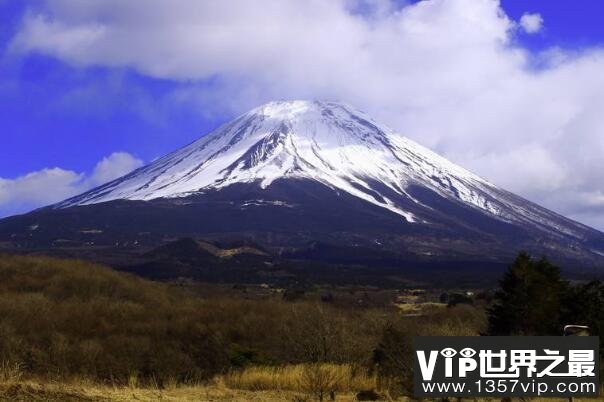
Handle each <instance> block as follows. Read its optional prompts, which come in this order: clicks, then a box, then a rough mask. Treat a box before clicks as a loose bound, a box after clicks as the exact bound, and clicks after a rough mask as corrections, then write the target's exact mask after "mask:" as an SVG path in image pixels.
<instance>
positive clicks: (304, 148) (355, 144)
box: [61, 100, 497, 222]
mask: <svg viewBox="0 0 604 402" xmlns="http://www.w3.org/2000/svg"><path fill="white" fill-rule="evenodd" d="M296 177H299V178H309V179H313V180H317V181H320V182H322V183H324V184H326V185H328V186H330V187H332V188H334V189H338V190H341V191H346V192H348V193H350V194H352V195H355V196H357V197H359V198H362V199H364V200H366V201H369V202H371V203H373V204H375V205H378V206H381V207H383V208H386V209H389V210H391V211H393V212H396V213H398V214H400V215H402V216H404V217H405V219H407V220H408V221H410V222H414V221H416V217H414V216H413V214H412V213H410V212H408V211H406V210H405V209H404V208H401V207H400V206H397V205H396V204H395V203H394V202H393V201H392V200H390V199H388V198H387V197H379V194H375V193H376V191H375V190H374V189H372V188H371V187H372V186H371V184H370V182H371V181H376V182H381V183H383V184H385V185H386V186H387V187H389V188H390V189H391V190H393V191H394V192H396V193H398V194H405V187H406V186H407V185H408V184H409V183H412V182H420V183H423V184H426V185H429V186H431V187H434V188H435V189H437V190H438V191H440V192H443V193H445V194H447V195H448V196H455V197H458V198H459V199H460V200H461V201H463V202H468V203H470V204H472V205H475V206H476V207H478V208H482V209H485V210H489V211H491V212H497V207H496V206H495V205H492V204H491V203H490V202H489V200H488V199H486V198H485V197H484V196H483V195H481V194H480V193H479V192H478V191H476V190H475V189H474V188H473V187H475V186H481V187H483V186H486V187H491V185H489V184H488V183H486V182H485V181H484V180H482V179H481V178H479V177H478V176H476V175H474V174H472V173H470V172H468V171H467V170H465V169H463V168H461V167H459V166H456V165H454V164H452V163H450V162H448V161H447V160H445V159H443V158H441V157H440V156H438V155H436V154H434V153H433V152H431V151H429V150H427V149H426V148H424V147H421V146H419V145H418V144H416V143H414V142H413V141H410V140H409V139H407V138H405V137H403V136H401V135H399V134H396V133H395V132H394V131H392V130H391V129H389V128H388V127H386V126H383V125H381V124H379V123H377V122H375V121H374V120H373V119H371V118H370V117H369V116H367V115H366V114H365V113H363V112H360V111H358V110H355V109H354V108H352V107H351V106H348V105H345V104H341V103H336V102H318V101H301V100H296V101H283V102H271V103H268V104H265V105H263V106H260V107H258V108H256V109H253V110H252V111H250V112H248V113H246V114H244V115H242V116H240V117H238V118H237V119H235V120H234V121H233V122H231V123H228V124H226V125H224V126H222V127H220V128H218V129H217V130H215V131H214V132H212V133H210V134H208V135H206V136H204V137H202V138H201V139H199V140H198V141H195V142H194V143H192V144H190V145H188V146H186V147H184V148H182V149H180V150H178V151H176V152H173V153H171V154H169V155H167V156H165V157H163V158H161V159H159V160H157V161H155V162H153V163H151V164H150V165H148V166H146V167H143V168H141V169H139V170H137V171H135V172H133V173H131V174H129V175H127V176H125V177H123V178H121V179H118V180H116V181H114V182H112V183H108V184H107V185H105V186H102V187H101V188H99V189H96V190H93V191H91V192H89V193H87V194H84V195H82V196H80V197H76V198H74V199H72V200H68V201H67V202H66V203H63V204H61V206H71V205H83V204H90V203H98V202H104V201H109V200H113V199H131V200H149V199H154V198H159V197H179V196H185V195H190V194H191V193H195V192H200V191H204V189H208V188H220V187H225V186H228V185H230V184H233V183H236V182H255V181H258V182H259V183H260V185H261V186H262V187H263V188H266V187H267V186H269V185H270V184H271V183H272V182H273V181H274V180H276V179H278V178H296Z"/></svg>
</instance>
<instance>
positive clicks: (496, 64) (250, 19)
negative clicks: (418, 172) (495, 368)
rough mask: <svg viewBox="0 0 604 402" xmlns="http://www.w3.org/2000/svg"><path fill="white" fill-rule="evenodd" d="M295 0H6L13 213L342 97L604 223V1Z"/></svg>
mask: <svg viewBox="0 0 604 402" xmlns="http://www.w3.org/2000/svg"><path fill="white" fill-rule="evenodd" d="M227 3H228V4H227ZM290 3H291V4H290ZM295 3H296V2H287V1H283V2H280V3H279V2H274V1H271V0H267V3H266V6H265V7H263V10H261V12H259V11H258V10H256V9H254V8H253V7H249V6H248V5H246V3H245V2H240V1H234V2H232V3H229V2H223V4H227V5H223V6H219V5H216V4H214V3H212V2H196V1H194V0H191V1H186V0H183V1H179V2H178V3H176V4H177V5H174V4H175V3H170V2H169V1H162V0H150V1H141V0H132V1H130V2H119V1H117V0H106V1H102V0H94V1H89V2H82V1H77V0H56V1H44V0H36V1H33V0H32V1H22V2H21V1H8V0H0V15H1V16H2V19H1V23H0V49H1V51H2V55H1V57H0V124H1V130H2V135H1V141H2V142H1V143H0V216H2V215H8V214H12V213H18V212H24V211H26V210H28V209H31V208H34V207H38V206H41V205H45V204H47V203H49V202H55V201H58V200H59V199H61V198H62V197H65V196H70V195H74V193H76V192H78V191H83V190H85V189H87V188H89V187H90V186H93V185H97V184H100V183H101V182H102V181H103V180H106V179H110V178H112V177H114V176H116V175H121V174H124V173H126V172H127V171H128V170H130V169H132V168H135V167H137V166H139V165H140V164H142V163H145V162H149V161H151V160H153V159H154V158H156V157H159V156H161V155H163V154H165V153H167V152H169V151H171V150H174V149H176V148H178V147H180V146H182V145H184V144H187V143H189V142H191V141H193V140H194V139H196V138H198V137H199V136H200V135H202V134H204V133H207V132H208V131H210V130H211V129H212V128H214V127H216V126H218V125H219V124H221V123H223V122H225V121H227V120H229V119H230V118H232V117H233V116H234V115H236V114H238V113H242V112H245V111H246V110H247V109H249V108H251V107H254V106H256V105H258V104H260V103H263V102H266V101H269V100H272V99H288V98H322V99H324V98H329V99H338V100H343V101H347V102H349V103H352V104H354V105H356V106H359V107H360V108H362V109H365V110H367V111H368V112H370V113H371V114H373V115H374V116H376V118H378V119H380V120H382V121H385V122H386V123H387V124H389V125H391V126H393V127H394V128H395V129H398V130H400V131H401V132H402V133H404V134H405V135H407V136H409V137H411V138H413V139H414V140H416V141H418V142H420V143H422V144H424V145H426V146H428V147H431V148H433V149H435V150H436V151H438V152H440V153H442V154H443V155H444V156H446V157H448V158H450V159H452V160H454V161H455V162H457V163H459V164H461V165H463V166H464V167H467V168H469V169H471V170H473V171H475V172H476V173H478V174H480V175H482V176H485V177H487V178H488V179H489V180H491V181H493V182H495V183H496V184H499V185H501V186H502V187H505V188H507V189H509V190H511V191H514V192H517V193H519V194H520V195H523V196H525V197H527V198H529V199H531V200H534V201H536V202H539V203H541V204H544V205H545V206H547V207H549V208H552V209H554V210H556V211H558V212H561V213H563V214H566V215H568V216H571V217H573V218H575V219H578V220H580V221H582V222H584V223H586V224H589V225H592V226H595V227H598V228H600V229H604V183H603V182H604V180H601V179H600V180H598V179H599V175H595V174H594V172H597V171H598V170H599V169H601V168H604V162H603V161H602V159H603V157H602V156H601V155H603V154H602V153H598V152H600V151H604V144H603V143H602V141H601V140H600V139H599V138H602V137H603V136H604V133H602V131H601V130H602V129H603V128H604V125H603V124H602V121H601V119H599V115H600V112H599V110H601V109H599V105H601V104H602V102H604V88H603V87H600V86H601V85H602V83H603V82H602V79H601V78H599V77H596V76H597V74H598V71H602V70H599V68H604V56H602V50H601V49H602V48H603V47H604V24H601V21H599V19H600V18H601V16H602V15H604V3H603V2H602V1H599V0H583V1H580V2H572V3H571V2H558V1H548V0H540V1H537V0H534V1H532V0H528V1H519V0H502V1H501V3H499V2H498V1H495V0H426V1H423V2H401V1H396V2H390V1H387V0H383V1H381V0H371V1H370V0H367V1H361V0H342V1H334V2H331V4H330V5H325V3H326V2H313V1H311V2H309V3H308V5H307V6H306V7H304V9H301V8H300V7H299V6H298V5H296V4H295ZM210 4H214V5H213V6H210ZM298 4H299V3H298ZM292 16H294V17H293V18H292ZM523 16H524V17H523ZM298 20H299V21H298ZM376 60H383V62H382V61H380V62H379V63H378V62H376ZM590 73H591V74H593V77H592V78H593V79H591V80H590V79H589V78H590V77H589V75H590ZM567 94H568V96H566V95H567ZM525 102H526V104H524V103H525ZM594 109H597V110H594ZM577 155H583V156H580V157H577ZM599 171H601V170H599Z"/></svg>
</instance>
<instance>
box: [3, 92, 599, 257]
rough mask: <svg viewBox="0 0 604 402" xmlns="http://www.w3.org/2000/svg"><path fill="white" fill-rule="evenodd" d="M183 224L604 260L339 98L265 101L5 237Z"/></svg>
mask: <svg viewBox="0 0 604 402" xmlns="http://www.w3.org/2000/svg"><path fill="white" fill-rule="evenodd" d="M185 236H191V237H203V238H206V239H218V240H225V239H226V240H241V239H248V240H249V239H251V240H253V241H255V242H258V243H259V244H262V245H263V246H264V247H269V248H271V249H272V250H275V252H278V253H285V254H287V255H292V256H296V258H304V257H305V256H306V257H308V258H327V256H326V255H323V254H322V253H323V251H324V250H333V249H337V250H339V251H338V253H339V254H340V255H341V254H346V252H344V253H342V249H341V248H342V247H344V249H345V250H349V251H350V250H352V249H354V248H357V249H358V248H359V247H360V248H362V249H363V250H368V251H369V250H370V251H371V252H368V254H367V253H364V255H371V253H378V254H380V253H386V254H387V255H388V260H390V261H391V260H392V258H394V259H397V258H400V259H403V260H406V261H413V260H426V259H428V260H435V261H436V260H438V261H444V260H457V261H459V260H473V261H476V260H479V261H505V260H506V259H508V258H509V257H510V256H511V255H513V254H514V253H516V252H517V251H518V250H519V249H525V250H529V251H532V252H534V253H537V254H546V255H548V256H551V257H552V258H554V259H555V260H557V261H560V262H563V263H565V264H568V265H570V266H574V267H595V266H601V267H602V266H604V264H603V262H604V234H603V233H601V232H599V231H597V230H594V229H592V228H589V227H587V226H585V225H582V224H580V223H577V222H574V221H572V220H570V219H567V218H565V217H563V216H560V215H558V214H556V213H554V212H551V211H549V210H547V209H545V208H542V207H540V206H538V205H536V204H534V203H531V202H529V201H527V200H525V199H523V198H521V197H519V196H516V195H514V194H512V193H510V192H508V191H505V190H503V189H500V188H498V187H497V186H495V185H493V184H492V183H489V182H488V181H486V180H484V179H482V178H480V177H478V176H477V175H475V174H473V173H471V172H469V171H467V170H466V169H464V168H462V167H460V166H457V165H455V164H454V163H451V162H450V161H448V160H446V159H444V158H443V157H441V156H439V155H437V154H435V153H434V152H432V151H430V150H428V149H426V148H424V147H422V146H420V145H418V144H417V143H415V142H413V141H411V140H409V139H407V138H405V137H403V136H402V135H400V134H398V133H396V132H394V131H393V130H391V129H390V128H388V127H386V126H384V125H382V124H380V123H378V122H376V121H374V120H373V119H372V118H371V117H369V116H368V115H366V114H365V113H363V112H360V111H358V110H356V109H354V108H352V107H351V106H348V105H345V104H341V103H335V102H310V101H287V102H271V103H268V104H266V105H263V106H260V107H258V108H256V109H253V110H251V111H250V112H248V113H245V114H243V115H241V116H239V117H238V118H236V119H235V120H233V121H232V122H230V123H227V124H225V125H223V126H222V127H220V128H218V129H216V130H215V131H213V132H211V133H209V134H207V135H205V136H203V137H201V138H200V139H199V140H197V141H195V142H193V143H191V144H189V145H187V146H185V147H183V148H181V149H179V150H177V151H175V152H173V153H171V154H169V155H166V156H164V157H163V158H160V159H158V160H156V161H154V162H152V163H150V164H149V165H147V166H144V167H142V168H140V169H137V170H135V171H133V172H131V173H130V174H127V175H126V176H123V177H121V178H119V179H117V180H114V181H112V182H110V183H107V184H105V185H102V186H100V187H98V188H95V189H93V190H91V191H88V192H86V193H84V194H81V195H79V196H76V197H73V198H70V199H68V200H65V201H63V202H61V203H59V204H56V205H53V206H50V207H46V208H43V209H40V210H36V211H33V212H31V213H29V214H26V215H22V216H16V217H11V218H7V219H4V220H2V221H0V241H3V242H4V243H3V244H5V245H7V244H9V247H61V246H71V247H73V246H82V245H88V246H92V245H94V246H101V245H103V246H112V247H116V246H117V247H123V246H126V245H127V246H129V247H135V246H141V245H152V246H157V245H159V244H162V243H163V242H165V241H166V240H172V239H174V238H176V237H185ZM317 250H319V251H317ZM321 250H323V251H321ZM327 254H329V252H327ZM348 254H349V255H352V254H350V253H348ZM353 254H354V253H353ZM384 255H385V254H384ZM393 256H394V257H393ZM359 258H362V256H360V257H359ZM389 264H391V263H389Z"/></svg>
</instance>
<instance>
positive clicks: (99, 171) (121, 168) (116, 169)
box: [85, 152, 143, 188]
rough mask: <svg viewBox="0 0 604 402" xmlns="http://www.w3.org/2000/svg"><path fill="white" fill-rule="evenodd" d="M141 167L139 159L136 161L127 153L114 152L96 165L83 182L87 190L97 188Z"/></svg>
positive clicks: (141, 163)
mask: <svg viewBox="0 0 604 402" xmlns="http://www.w3.org/2000/svg"><path fill="white" fill-rule="evenodd" d="M142 165H143V162H142V161H141V160H140V159H136V158H135V157H133V156H132V155H130V154H129V153H127V152H114V153H112V154H111V155H109V156H107V157H105V158H103V159H102V160H101V161H99V162H98V163H97V164H96V166H95V167H94V170H93V171H92V174H91V175H90V177H88V178H87V180H86V181H85V185H86V187H89V188H92V187H96V186H99V185H101V184H103V183H107V182H108V181H111V180H113V179H116V178H118V177H120V176H123V175H125V174H126V173H130V172H131V171H133V170H134V169H136V168H139V167H141V166H142Z"/></svg>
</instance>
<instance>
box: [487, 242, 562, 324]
mask: <svg viewBox="0 0 604 402" xmlns="http://www.w3.org/2000/svg"><path fill="white" fill-rule="evenodd" d="M500 286H501V288H500V290H499V291H498V292H496V293H495V297H494V299H493V305H492V307H491V308H489V310H488V314H489V326H488V331H487V332H488V335H560V334H561V332H562V326H563V317H565V316H567V315H568V314H567V313H566V308H565V302H566V301H567V296H568V294H569V285H568V283H567V282H566V281H563V280H562V279H561V277H560V269H559V268H558V267H556V266H555V265H553V264H551V263H550V262H549V261H548V260H547V259H546V258H545V257H544V258H541V259H539V260H534V259H532V258H531V256H530V255H529V254H528V253H526V252H521V253H520V254H519V255H518V256H517V257H516V260H515V261H514V263H513V264H512V265H511V266H510V267H509V268H508V270H507V271H506V273H505V274H504V276H503V279H502V280H501V281H500Z"/></svg>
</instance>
